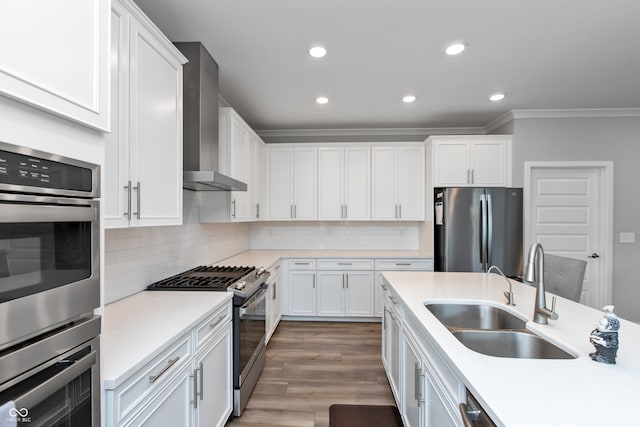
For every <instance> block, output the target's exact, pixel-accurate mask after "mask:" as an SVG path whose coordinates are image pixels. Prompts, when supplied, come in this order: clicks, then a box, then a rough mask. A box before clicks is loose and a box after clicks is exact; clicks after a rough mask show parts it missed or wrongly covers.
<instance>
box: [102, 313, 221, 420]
mask: <svg viewBox="0 0 640 427" xmlns="http://www.w3.org/2000/svg"><path fill="white" fill-rule="evenodd" d="M231 310H232V307H231V302H230V301H229V302H227V303H225V304H224V306H223V307H220V308H218V309H216V310H215V311H214V312H213V313H212V314H210V315H209V316H208V317H207V318H206V319H205V320H204V321H202V322H200V323H199V324H198V325H197V326H196V327H195V328H193V329H192V330H191V331H189V332H187V333H186V334H185V335H183V336H182V337H180V338H179V339H177V340H175V341H174V342H172V343H168V344H166V349H165V350H163V351H162V352H160V353H159V354H158V355H157V356H156V357H154V358H153V359H152V360H151V361H150V362H148V363H146V364H145V365H143V366H142V367H141V368H140V369H139V370H138V371H136V372H134V373H133V374H131V375H130V376H129V377H128V378H126V379H125V380H124V381H123V382H122V383H121V384H120V385H118V386H117V387H116V388H115V389H112V390H109V389H107V390H105V401H106V403H105V407H106V409H105V411H106V426H107V427H112V426H127V427H129V426H131V427H133V426H149V427H175V426H183V427H192V426H193V427H196V426H216V427H222V426H224V425H225V423H226V421H227V419H228V418H229V415H231V411H232V407H233V383H232V368H233V366H232V363H233V361H232V350H233V349H232V326H231V316H232V313H231Z"/></svg>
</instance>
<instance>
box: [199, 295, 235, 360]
mask: <svg viewBox="0 0 640 427" xmlns="http://www.w3.org/2000/svg"><path fill="white" fill-rule="evenodd" d="M231 310H232V308H231V302H227V303H225V305H224V307H221V308H220V309H218V310H216V312H215V313H213V314H212V315H210V316H209V317H207V318H206V319H205V320H204V321H203V322H201V323H200V324H199V325H198V326H196V328H195V329H194V334H195V335H194V339H195V346H196V348H195V351H196V352H197V351H198V350H199V349H200V348H201V347H202V346H204V345H205V344H206V343H207V342H208V341H209V339H210V338H211V337H213V336H214V335H215V334H216V333H217V332H218V331H220V330H222V329H223V328H224V326H225V325H226V324H227V323H229V322H231V317H232V313H231Z"/></svg>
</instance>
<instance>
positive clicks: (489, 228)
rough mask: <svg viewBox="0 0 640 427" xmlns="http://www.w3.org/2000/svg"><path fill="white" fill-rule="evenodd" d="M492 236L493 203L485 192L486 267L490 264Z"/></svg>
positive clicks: (489, 195)
mask: <svg viewBox="0 0 640 427" xmlns="http://www.w3.org/2000/svg"><path fill="white" fill-rule="evenodd" d="M492 237H493V203H492V202H491V194H487V246H486V247H487V252H486V254H487V257H486V259H487V268H489V267H490V266H491V248H492V243H491V241H492Z"/></svg>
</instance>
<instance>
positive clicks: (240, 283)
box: [236, 280, 247, 291]
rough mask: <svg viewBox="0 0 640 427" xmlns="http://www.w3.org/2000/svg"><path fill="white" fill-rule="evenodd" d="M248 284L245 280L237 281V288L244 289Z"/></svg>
mask: <svg viewBox="0 0 640 427" xmlns="http://www.w3.org/2000/svg"><path fill="white" fill-rule="evenodd" d="M246 285H247V282H245V281H244V280H243V281H242V282H238V283H236V289H237V290H239V291H241V290H243V289H244V287H245V286H246Z"/></svg>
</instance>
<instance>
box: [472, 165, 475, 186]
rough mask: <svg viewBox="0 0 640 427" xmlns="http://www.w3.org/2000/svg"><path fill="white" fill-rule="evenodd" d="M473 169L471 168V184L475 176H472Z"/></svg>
mask: <svg viewBox="0 0 640 427" xmlns="http://www.w3.org/2000/svg"><path fill="white" fill-rule="evenodd" d="M473 173H474V170H473V169H471V184H473V181H475V177H474V176H473Z"/></svg>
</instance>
